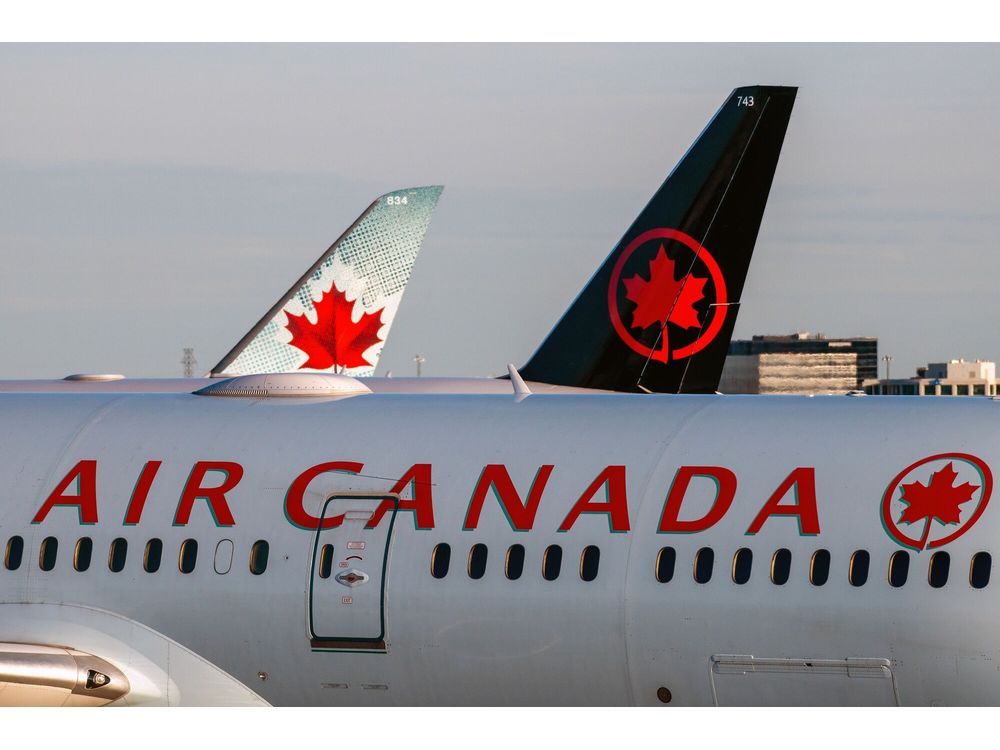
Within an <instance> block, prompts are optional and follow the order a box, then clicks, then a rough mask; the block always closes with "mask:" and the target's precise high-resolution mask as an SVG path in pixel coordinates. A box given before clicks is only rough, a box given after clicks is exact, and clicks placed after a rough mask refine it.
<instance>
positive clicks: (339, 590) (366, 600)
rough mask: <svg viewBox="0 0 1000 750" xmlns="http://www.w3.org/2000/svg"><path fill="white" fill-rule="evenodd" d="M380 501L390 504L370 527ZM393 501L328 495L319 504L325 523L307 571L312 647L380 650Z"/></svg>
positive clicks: (396, 501)
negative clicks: (321, 503) (323, 502)
mask: <svg viewBox="0 0 1000 750" xmlns="http://www.w3.org/2000/svg"><path fill="white" fill-rule="evenodd" d="M386 502H388V503H390V504H391V507H390V508H389V509H388V510H387V511H386V512H385V513H384V515H382V517H381V518H380V519H379V521H378V523H377V525H375V526H374V527H371V526H370V523H369V522H370V520H371V519H372V514H373V513H374V512H375V510H376V509H377V508H378V507H379V506H380V505H382V503H386ZM398 506H399V498H397V497H395V496H394V495H377V496H374V495H334V496H333V497H330V498H329V499H327V501H326V503H325V504H324V505H323V512H322V515H321V518H322V519H323V520H324V522H325V523H326V525H330V526H331V528H327V529H324V528H322V524H321V528H319V529H317V531H316V535H315V537H314V539H313V552H312V568H311V570H310V575H309V613H308V616H309V636H310V641H311V645H312V647H313V648H314V649H322V650H350V651H385V649H386V645H385V576H386V567H387V565H388V560H389V544H390V541H391V539H392V529H393V526H394V524H395V521H396V510H397V509H398ZM331 524H332V525H331Z"/></svg>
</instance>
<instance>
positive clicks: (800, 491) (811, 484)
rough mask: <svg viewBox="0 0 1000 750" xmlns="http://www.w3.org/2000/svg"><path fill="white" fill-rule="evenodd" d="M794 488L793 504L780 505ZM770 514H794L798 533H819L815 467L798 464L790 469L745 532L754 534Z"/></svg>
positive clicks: (809, 534) (808, 534)
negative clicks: (793, 468) (797, 522)
mask: <svg viewBox="0 0 1000 750" xmlns="http://www.w3.org/2000/svg"><path fill="white" fill-rule="evenodd" d="M793 487H794V488H795V504H794V505H780V504H779V501H780V500H781V499H782V498H783V497H784V496H785V495H787V494H788V491H789V490H790V489H792V488H793ZM771 516H796V517H797V518H798V520H799V533H800V534H804V535H806V536H815V535H816V534H818V533H819V513H818V512H817V510H816V469H814V468H812V467H811V466H808V467H807V466H800V467H799V468H797V469H795V470H793V471H792V473H791V474H789V475H788V476H787V477H785V481H783V482H782V483H781V484H780V485H779V486H778V489H776V490H775V491H774V494H773V495H771V497H769V498H768V500H767V502H766V503H764V507H763V508H761V509H760V513H758V514H757V517H756V518H755V519H753V523H751V524H750V528H748V529H747V534H756V533H757V532H758V531H760V527H761V526H763V525H764V521H766V520H767V519H768V518H770V517H771Z"/></svg>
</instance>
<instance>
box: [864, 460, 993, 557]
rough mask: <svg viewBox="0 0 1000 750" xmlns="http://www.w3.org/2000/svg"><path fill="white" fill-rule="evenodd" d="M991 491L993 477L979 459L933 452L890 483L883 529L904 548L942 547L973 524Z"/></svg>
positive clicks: (883, 500) (987, 467)
mask: <svg viewBox="0 0 1000 750" xmlns="http://www.w3.org/2000/svg"><path fill="white" fill-rule="evenodd" d="M992 492H993V474H992V473H991V472H990V467H989V466H987V465H986V462H985V461H983V460H982V459H981V458H979V457H977V456H973V455H972V454H970V453H938V454H936V455H933V456H928V457H927V458H922V459H920V460H919V461H917V462H916V463H913V464H910V465H909V466H907V467H906V468H905V469H903V470H902V471H901V472H899V474H897V475H896V477H895V478H894V479H893V480H892V481H891V482H890V483H889V486H888V487H886V489H885V493H884V494H883V495H882V507H881V515H882V525H883V526H884V527H885V530H886V533H887V534H888V535H889V536H891V537H892V538H893V539H894V540H895V541H896V542H898V543H899V544H901V545H903V546H904V547H909V548H911V549H915V550H917V551H918V552H919V551H920V550H924V549H934V548H936V547H943V546H944V545H946V544H948V542H953V541H954V540H956V539H958V537H960V536H962V534H964V533H965V532H966V531H968V530H969V529H971V528H972V527H973V526H974V525H975V523H976V521H978V520H979V517H980V516H981V515H983V511H984V510H986V504H987V503H989V501H990V494H991V493H992ZM904 527H905V530H904Z"/></svg>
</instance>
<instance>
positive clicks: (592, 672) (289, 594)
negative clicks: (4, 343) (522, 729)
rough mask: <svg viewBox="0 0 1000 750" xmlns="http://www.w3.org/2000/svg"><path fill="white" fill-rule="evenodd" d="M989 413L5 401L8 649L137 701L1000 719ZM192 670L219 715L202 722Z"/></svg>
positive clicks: (940, 407) (464, 403)
mask: <svg viewBox="0 0 1000 750" xmlns="http://www.w3.org/2000/svg"><path fill="white" fill-rule="evenodd" d="M998 418H1000V403H996V402H993V401H992V400H987V399H968V400H960V399H954V400H953V399H907V398H882V399H880V398H872V397H862V398H849V397H817V398H799V397H789V398H781V397H766V398H762V397H733V396H629V395H588V396H579V395H561V396H559V397H558V398H554V397H549V396H545V395H532V396H528V397H526V398H521V399H516V398H514V397H512V396H502V395H466V396H457V395H442V396H434V395H383V394H363V395H358V396H351V397H345V398H339V399H311V398H309V399H243V398H223V397H205V396H196V395H191V394H188V393H161V394H120V393H119V394H101V393H95V394H51V393H46V394H28V393H23V394H16V393H5V394H3V395H0V424H2V425H3V430H2V432H0V477H2V478H3V487H4V490H3V493H4V497H5V501H4V503H3V504H2V506H0V545H7V547H6V548H0V550H3V551H4V554H5V561H6V562H7V567H5V568H2V569H0V600H2V606H0V641H3V642H23V643H44V644H59V645H62V646H67V647H72V648H76V649H80V650H81V651H85V652H87V653H93V654H95V655H97V656H100V657H103V658H105V659H108V660H109V661H111V662H112V663H115V665H116V666H118V667H119V668H120V669H121V670H122V671H123V672H125V673H126V674H127V675H128V676H129V680H130V682H131V684H132V692H131V693H130V695H129V696H128V697H127V698H126V699H125V701H126V702H130V703H134V704H142V703H158V702H171V703H172V702H180V703H186V702H240V701H241V700H244V699H245V701H246V702H253V700H254V696H253V693H256V695H258V696H260V697H261V698H262V699H263V700H265V701H267V702H269V703H274V704H291V705H321V704H338V705H339V704H344V705H395V704H456V705H457V704H520V705H534V704H643V705H663V704H664V703H666V702H668V703H669V705H711V704H714V703H717V704H758V703H800V704H822V703H834V704H892V703H903V704H918V705H928V704H996V703H998V702H1000V672H998V668H997V664H1000V639H998V637H997V635H996V629H995V623H996V621H997V619H998V617H1000V606H998V602H997V599H996V597H995V595H994V591H995V589H996V586H997V583H996V582H993V583H990V582H989V581H988V569H989V565H990V564H991V563H989V560H988V559H987V558H985V557H983V553H987V554H989V553H993V552H994V540H995V539H996V538H997V535H998V533H1000V517H998V516H997V513H998V512H1000V511H997V510H996V509H995V508H992V507H989V506H988V503H989V494H990V492H991V489H992V475H991V471H990V467H993V466H996V465H997V463H998V461H1000V420H998ZM949 467H950V468H949ZM917 485H920V487H921V488H923V489H922V494H921V490H920V488H918V487H917ZM928 488H929V489H928ZM970 488H971V489H970ZM921 503H922V505H921ZM949 503H950V506H949ZM914 506H916V509H915V510H914V509H913V508H914ZM949 507H950V510H949V509H948V508H949ZM921 508H923V510H924V515H922V516H921V515H920V514H919V513H918V511H919V510H920V509H921ZM949 514H955V519H956V520H950V515H949ZM13 537H18V538H20V539H21V540H22V545H23V552H22V554H21V558H22V559H21V560H20V562H19V564H18V565H17V566H11V565H10V549H9V540H10V539H11V538H13ZM81 538H87V539H90V540H91V542H90V545H89V546H90V547H91V548H92V553H91V560H90V562H89V565H88V566H86V570H83V571H77V570H75V569H74V557H75V556H76V555H77V554H78V540H80V539H81ZM47 539H52V540H55V541H56V551H55V552H53V551H52V543H51V542H46V541H45V540H47ZM115 540H125V543H126V544H125V550H124V552H123V550H122V544H121V542H116V541H115ZM150 540H156V542H157V544H155V545H153V546H154V547H155V546H158V547H159V548H160V550H161V553H160V562H159V565H158V566H150V567H156V569H155V571H154V572H147V571H146V569H145V567H146V563H147V562H148V558H149V556H150V554H152V553H151V552H150ZM188 540H192V541H194V542H196V544H197V547H196V552H195V553H192V546H191V544H190V542H189V541H188ZM259 542H266V548H267V552H266V563H265V564H264V565H263V566H262V565H261V559H260V558H261V555H262V552H261V550H262V547H261V546H260V545H259V544H258V543H259ZM442 545H447V553H446V552H445V547H444V546H442ZM85 546H86V545H85ZM739 550H749V551H750V558H751V560H750V562H749V564H748V557H747V553H746V552H738V551H739ZM251 551H253V555H254V559H253V561H251ZM824 552H825V553H828V556H827V555H825V554H824ZM858 552H863V553H867V555H866V558H867V560H865V559H864V558H863V557H859V556H858V555H857V554H856V553H858ZM942 552H944V553H947V555H948V571H946V581H945V582H944V583H943V584H942V585H938V584H940V583H941V579H940V577H941V567H942V562H941V560H942V559H943V558H941V557H938V558H937V560H936V562H935V563H933V565H934V571H933V575H931V573H930V572H929V570H930V566H931V565H932V563H931V560H932V558H933V556H935V555H939V554H940V553H942ZM817 553H819V555H817ZM900 553H901V554H900ZM154 556H155V554H154ZM446 556H447V557H448V561H447V565H445V562H444V558H445V557H446ZM904 556H905V559H906V562H905V564H904V562H903V560H904ZM824 559H826V560H827V562H826V563H824ZM252 566H255V567H256V572H255V571H253V570H251V567H252ZM904 566H905V567H906V571H905V574H901V569H902V568H903V567H904ZM984 566H985V569H986V570H987V574H986V575H987V581H986V583H985V584H984V583H983V576H984ZM10 567H14V569H9V568H10ZM45 567H50V568H51V569H48V570H45V569H43V568H45ZM824 567H826V569H827V573H826V575H825V576H824V575H823V574H822V569H823V568H824ZM974 567H975V569H974V570H973V568H974ZM114 568H120V569H119V570H117V572H116V571H115V570H114ZM182 568H185V569H187V571H188V572H184V571H182ZM261 568H263V569H261ZM862 568H865V571H862ZM862 572H865V575H863V576H862ZM932 582H933V585H932ZM170 649H177V650H178V652H183V653H184V654H185V655H186V657H185V658H187V660H188V661H187V664H188V666H186V667H172V666H171V662H170V660H169V659H167V658H166V656H165V655H164V654H166V653H167V652H168V651H170ZM199 660H201V661H204V662H208V663H210V664H211V665H214V667H215V668H217V670H215V671H211V672H210V674H211V680H215V681H216V683H217V684H218V685H223V684H226V683H227V681H230V682H231V683H232V684H231V685H230V687H231V688H232V691H233V692H232V693H230V694H225V693H217V694H216V695H219V696H222V697H217V698H215V699H214V700H213V699H211V698H205V697H203V693H202V692H200V691H201V688H200V687H198V686H197V685H195V684H194V682H196V681H199V680H200V681H204V680H205V679H206V677H205V674H202V673H200V672H198V670H199V669H202V666H200V664H201V661H199ZM177 663H178V664H183V663H184V661H183V659H180V658H178V659H177ZM172 670H173V671H172ZM178 670H179V671H178ZM185 670H187V671H185ZM247 688H248V689H249V690H247ZM251 691H252V692H251ZM227 695H228V696H229V697H226V696H227Z"/></svg>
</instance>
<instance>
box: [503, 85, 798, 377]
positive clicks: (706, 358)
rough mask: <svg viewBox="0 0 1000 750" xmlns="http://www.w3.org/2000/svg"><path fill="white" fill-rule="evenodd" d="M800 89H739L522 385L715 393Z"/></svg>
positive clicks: (645, 211) (544, 345)
mask: <svg viewBox="0 0 1000 750" xmlns="http://www.w3.org/2000/svg"><path fill="white" fill-rule="evenodd" d="M796 91H797V89H795V88H791V87H784V86H747V87H744V88H738V89H736V90H735V91H733V93H732V94H730V95H729V97H728V98H727V99H726V101H725V103H724V104H723V105H722V108H721V109H720V110H719V111H718V112H717V113H716V115H715V117H713V118H712V121H711V122H710V123H709V124H708V127H706V128H705V130H704V131H702V133H701V135H700V136H699V137H698V140H697V141H695V144H694V145H693V146H692V147H691V148H690V150H689V151H688V152H687V154H685V155H684V158H683V159H681V161H680V163H679V164H678V165H677V166H676V167H675V168H674V171H673V172H671V173H670V176H669V177H667V180H666V182H664V183H663V185H662V186H661V187H660V189H659V190H658V191H657V192H656V194H655V195H654V196H653V199H652V200H651V201H650V202H649V204H648V205H647V206H646V208H645V209H643V211H642V213H641V214H639V218H637V219H636V220H635V222H634V223H633V224H632V226H631V227H629V230H628V231H627V232H626V233H625V236H624V237H622V239H621V241H619V243H618V245H617V246H616V247H615V249H614V250H613V251H612V253H611V255H609V256H608V259H607V260H606V261H604V264H603V265H602V266H601V268H600V269H599V270H598V271H597V273H596V274H595V275H594V277H593V278H592V279H591V280H590V282H589V283H588V284H587V286H586V287H585V288H584V290H583V291H582V292H581V293H580V296H579V297H577V298H576V300H575V301H574V302H573V304H572V305H571V306H570V308H569V310H568V311H567V312H566V314H565V315H563V317H562V319H561V320H560V321H559V322H558V323H557V324H556V327H555V328H553V329H552V332H551V333H550V334H549V336H548V338H546V339H545V341H544V342H543V343H542V345H541V346H540V347H539V349H538V351H537V352H535V354H534V356H533V357H532V358H531V360H530V361H529V362H528V363H527V364H526V365H525V366H524V367H523V368H522V369H521V375H522V376H523V377H524V379H525V380H533V381H536V382H542V383H552V384H555V385H567V386H578V387H583V388H602V389H607V390H615V391H651V392H657V393H712V392H714V391H715V390H716V389H717V388H718V386H719V378H720V376H721V375H722V366H723V363H724V362H725V359H726V352H727V350H728V348H729V341H730V339H731V338H732V333H733V326H734V325H735V323H736V313H737V311H738V310H739V300H740V295H741V294H742V292H743V282H744V281H745V279H746V275H747V269H748V268H749V266H750V256H751V254H752V253H753V247H754V243H755V241H756V239H757V230H758V229H759V228H760V222H761V217H762V216H763V213H764V205H765V204H766V203H767V194H768V191H769V190H770V188H771V179H772V177H773V176H774V169H775V166H776V165H777V163H778V154H779V153H780V152H781V144H782V141H783V140H784V137H785V128H786V127H787V125H788V119H789V117H790V116H791V113H792V104H793V103H794V101H795V93H796Z"/></svg>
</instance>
